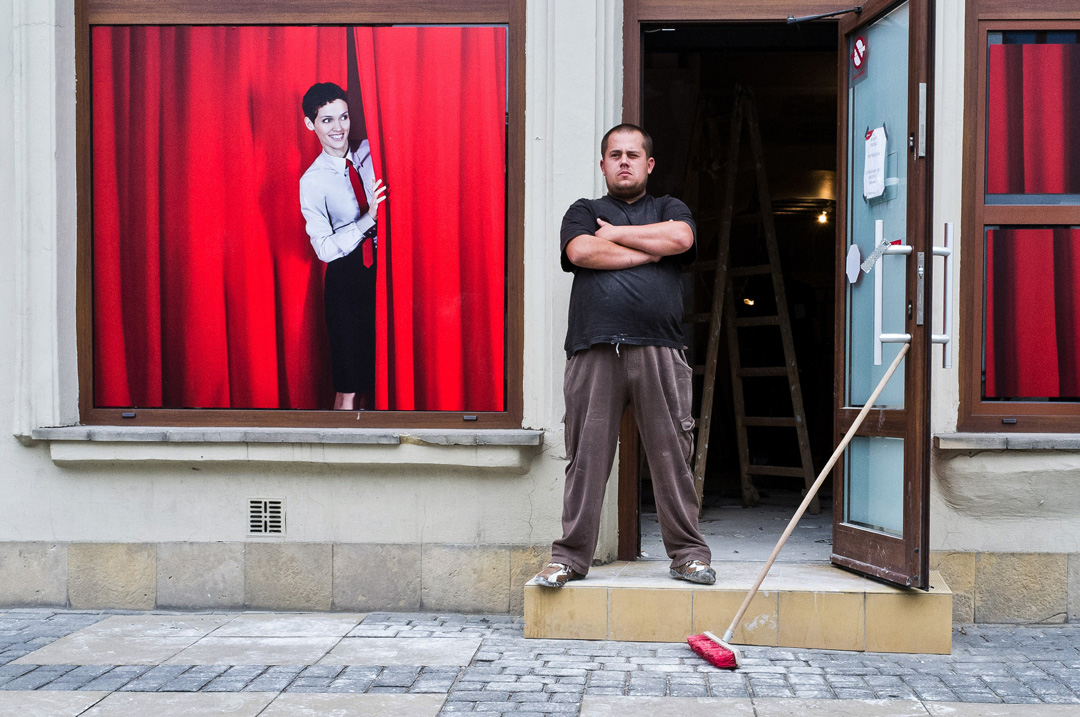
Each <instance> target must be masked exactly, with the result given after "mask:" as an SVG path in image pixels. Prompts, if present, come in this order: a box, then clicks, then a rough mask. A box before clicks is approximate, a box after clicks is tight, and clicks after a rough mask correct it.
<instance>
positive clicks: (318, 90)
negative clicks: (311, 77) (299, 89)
mask: <svg viewBox="0 0 1080 717" xmlns="http://www.w3.org/2000/svg"><path fill="white" fill-rule="evenodd" d="M334 100H344V101H345V103H346V104H348V102H349V98H348V97H346V95H345V90H343V89H341V88H340V87H338V86H337V85H335V84H334V83H333V82H316V83H315V84H314V85H312V86H311V87H309V88H308V91H307V92H305V93H304V99H303V101H302V103H301V106H302V107H303V108H304V116H305V117H307V118H308V119H309V120H311V121H312V122H314V121H315V118H316V117H318V116H319V108H320V107H322V106H323V105H328V104H330V103H331V102H333V101H334Z"/></svg>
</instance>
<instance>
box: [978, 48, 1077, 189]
mask: <svg viewBox="0 0 1080 717" xmlns="http://www.w3.org/2000/svg"><path fill="white" fill-rule="evenodd" d="M1077 87H1080V43H1078V33H1077V32H998V33H991V34H990V37H989V47H988V48H987V92H986V103H987V104H986V202H987V204H1031V203H1045V204H1080V93H1077V91H1076V88H1077Z"/></svg>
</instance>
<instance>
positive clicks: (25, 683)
mask: <svg viewBox="0 0 1080 717" xmlns="http://www.w3.org/2000/svg"><path fill="white" fill-rule="evenodd" d="M74 669H75V665H42V666H41V667H38V668H37V669H34V670H31V671H30V672H27V673H26V674H24V675H20V676H19V677H16V678H15V679H13V680H10V681H8V682H6V683H4V684H3V685H0V689H3V690H36V689H38V688H39V687H43V686H45V685H47V684H49V683H50V682H52V681H53V680H55V679H56V678H58V677H60V676H62V675H64V674H67V673H68V672H71V671H72V670H74Z"/></svg>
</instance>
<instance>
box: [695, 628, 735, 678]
mask: <svg viewBox="0 0 1080 717" xmlns="http://www.w3.org/2000/svg"><path fill="white" fill-rule="evenodd" d="M686 642H687V643H688V644H689V645H690V649H691V650H693V651H694V652H696V653H697V654H699V655H701V656H702V657H703V658H705V659H706V660H707V661H708V662H709V663H710V664H712V665H715V666H716V667H719V668H720V669H722V670H734V669H735V668H736V667H737V666H738V662H737V661H736V659H735V653H733V652H732V651H731V650H727V649H725V648H723V647H721V646H720V645H718V644H717V643H715V642H713V641H712V640H710V639H709V638H708V637H706V636H705V635H691V636H690V637H688V638H686Z"/></svg>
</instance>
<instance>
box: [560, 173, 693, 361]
mask: <svg viewBox="0 0 1080 717" xmlns="http://www.w3.org/2000/svg"><path fill="white" fill-rule="evenodd" d="M597 218H600V219H603V220H604V221H606V222H608V223H610V224H615V225H618V226H640V225H643V224H656V223H657V222H663V221H669V220H675V221H681V222H686V223H687V224H689V225H690V229H691V230H692V231H693V232H694V244H693V246H691V247H690V248H689V249H688V250H686V251H685V252H683V253H682V254H679V255H677V256H666V257H664V258H663V259H661V260H660V261H658V262H655V263H651V264H644V265H642V266H635V267H633V268H630V269H616V270H610V271H609V270H602V269H584V268H582V267H579V266H574V265H573V264H571V263H570V260H569V259H567V258H566V245H567V244H569V243H570V240H571V239H573V238H574V237H578V236H581V235H582V234H595V233H596V230H597V229H598V228H599V225H598V224H597V223H596V220H597ZM560 235H561V236H560V238H561V240H562V268H563V271H572V272H574V287H573V289H572V290H571V292H570V319H569V326H568V327H567V331H566V344H565V346H564V348H565V349H566V356H567V358H569V357H570V356H573V355H574V353H575V352H577V351H580V350H581V349H586V348H589V347H590V346H592V345H593V344H598V343H620V344H636V345H639V346H667V347H670V348H683V346H684V343H683V333H682V316H683V297H682V281H681V280H680V277H679V273H680V271H681V269H682V267H683V266H684V265H686V264H689V263H691V262H693V261H694V259H695V258H696V257H697V227H696V226H695V225H694V219H693V217H692V216H691V215H690V209H689V208H688V207H687V206H686V205H685V204H683V203H682V202H681V201H679V200H678V199H675V198H674V197H668V196H664V197H652V196H649V195H648V194H646V195H645V196H643V197H642V198H641V199H638V200H637V201H636V202H634V203H633V204H627V203H626V202H624V201H622V200H621V199H616V198H614V197H612V196H611V195H604V196H603V197H601V198H600V199H579V200H577V201H576V202H574V203H573V204H572V205H570V208H569V209H567V210H566V214H565V215H564V216H563V222H562V231H561V232H560Z"/></svg>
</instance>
